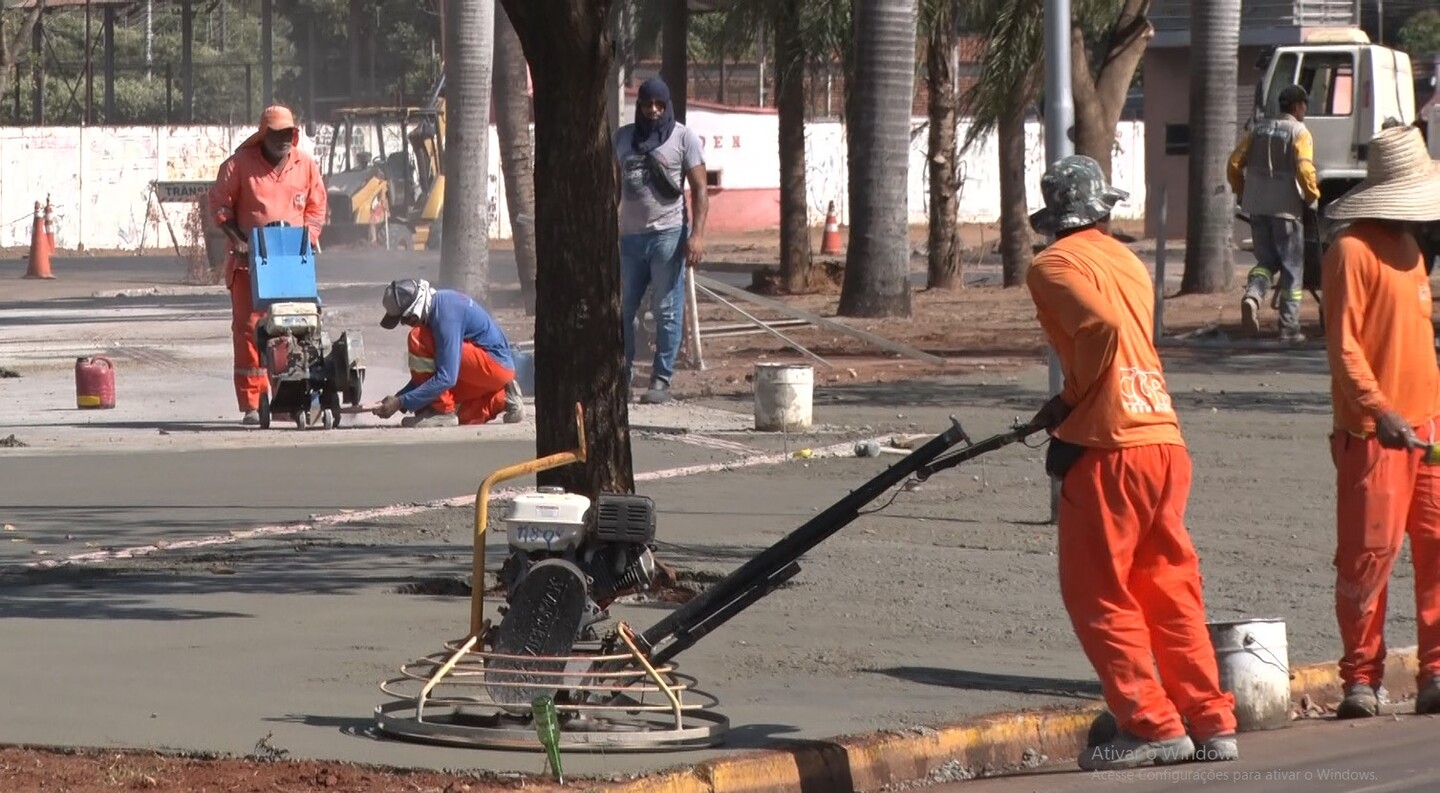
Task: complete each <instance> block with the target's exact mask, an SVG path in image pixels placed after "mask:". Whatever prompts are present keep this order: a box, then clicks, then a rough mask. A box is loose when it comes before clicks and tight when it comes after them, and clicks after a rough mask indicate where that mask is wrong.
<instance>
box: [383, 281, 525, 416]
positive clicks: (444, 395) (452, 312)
mask: <svg viewBox="0 0 1440 793" xmlns="http://www.w3.org/2000/svg"><path fill="white" fill-rule="evenodd" d="M380 302H381V305H383V306H384V307H385V314H384V316H382V317H381V318H380V327H382V328H385V329H386V330H391V329H393V328H395V327H396V326H398V325H404V326H405V327H407V328H410V336H409V338H408V339H407V340H406V342H405V346H406V348H407V349H408V350H409V353H410V356H409V359H410V382H409V383H408V384H406V385H405V387H404V388H401V389H400V390H399V391H397V392H396V393H394V394H393V395H391V396H387V397H385V399H384V401H382V402H381V403H380V405H379V406H377V407H376V408H375V409H374V411H373V412H374V413H375V415H377V416H379V417H380V418H382V419H388V418H390V417H391V416H393V415H395V414H396V413H399V412H401V411H405V412H407V413H410V414H411V415H409V416H406V417H405V418H403V419H401V420H400V424H401V426H404V427H453V426H456V425H460V424H487V423H489V422H490V421H491V420H492V419H494V418H495V417H496V416H502V415H503V416H504V421H505V423H506V424H516V423H518V422H520V421H521V420H523V419H524V418H525V407H524V404H523V403H522V402H521V394H520V383H519V382H518V381H517V380H516V379H515V357H514V354H513V353H512V352H511V346H510V339H509V338H508V337H506V335H505V331H504V330H503V329H501V327H500V323H498V322H496V321H495V318H494V317H492V316H490V312H488V311H486V310H485V309H484V308H482V307H481V306H480V304H479V303H477V302H475V300H474V299H473V298H471V297H470V296H469V295H466V294H465V293H463V292H458V291H456V290H454V289H436V288H435V287H433V286H431V285H430V282H429V281H426V280H425V279H423V278H401V279H399V280H396V281H391V282H390V285H389V286H387V287H385V293H384V294H383V295H381V298H380Z"/></svg>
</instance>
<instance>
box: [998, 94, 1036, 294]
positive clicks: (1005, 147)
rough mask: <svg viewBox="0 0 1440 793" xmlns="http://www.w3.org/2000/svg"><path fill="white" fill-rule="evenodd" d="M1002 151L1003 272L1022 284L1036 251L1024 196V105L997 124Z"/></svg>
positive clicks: (1008, 281)
mask: <svg viewBox="0 0 1440 793" xmlns="http://www.w3.org/2000/svg"><path fill="white" fill-rule="evenodd" d="M995 138H996V142H997V143H998V146H997V148H998V149H999V152H1000V272H1001V278H1002V283H1003V284H1004V285H1005V286H1021V285H1023V284H1024V283H1025V273H1026V271H1028V270H1029V269H1030V262H1031V261H1032V260H1034V258H1035V253H1034V250H1033V249H1032V248H1031V244H1030V206H1029V203H1028V201H1027V200H1026V195H1025V105H1023V104H1016V105H1015V107H1014V109H1013V111H1012V112H1010V113H1008V114H1005V115H1002V116H1001V117H1000V119H999V124H997V125H996V127H995Z"/></svg>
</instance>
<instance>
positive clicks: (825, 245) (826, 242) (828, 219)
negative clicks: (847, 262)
mask: <svg viewBox="0 0 1440 793" xmlns="http://www.w3.org/2000/svg"><path fill="white" fill-rule="evenodd" d="M843 250H844V247H843V246H842V245H841V244H840V219H839V218H837V217H836V216H835V202H834V201H831V202H830V209H829V210H827V211H826V213H825V236H823V237H821V238H820V252H821V253H823V254H827V255H833V254H837V253H840V252H842V251H843Z"/></svg>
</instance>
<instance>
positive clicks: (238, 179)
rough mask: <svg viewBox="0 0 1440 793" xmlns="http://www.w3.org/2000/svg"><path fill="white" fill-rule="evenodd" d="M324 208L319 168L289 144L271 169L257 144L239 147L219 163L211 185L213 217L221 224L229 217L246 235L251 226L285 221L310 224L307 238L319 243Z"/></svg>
mask: <svg viewBox="0 0 1440 793" xmlns="http://www.w3.org/2000/svg"><path fill="white" fill-rule="evenodd" d="M326 206H327V201H326V195H325V183H324V182H323V181H322V180H321V178H320V166H318V165H316V164H315V160H314V159H313V158H311V157H310V155H308V154H306V153H304V152H302V151H300V150H299V149H298V148H291V149H290V156H289V157H288V158H287V159H286V161H285V164H284V165H282V166H281V167H279V168H276V167H274V166H272V165H271V164H270V161H269V160H266V159H265V154H264V153H263V152H262V151H261V150H260V145H259V143H258V142H251V143H247V144H246V145H243V146H241V147H240V148H239V149H237V150H236V151H235V153H234V154H233V155H231V156H230V157H229V159H227V160H225V162H223V163H221V165H220V173H219V175H218V176H217V177H216V178H215V185H214V186H213V187H212V188H211V189H210V211H211V213H212V214H214V216H215V221H216V222H217V223H218V224H221V225H223V224H224V223H225V222H226V221H228V220H230V219H231V218H234V219H235V221H236V222H237V223H238V224H239V226H240V232H241V233H242V234H244V235H245V236H246V237H247V238H248V237H249V236H250V229H252V228H254V227H256V226H263V225H265V224H266V223H273V222H275V221H285V222H286V223H289V224H290V225H292V226H305V227H307V228H309V229H310V239H311V240H314V241H316V242H319V240H320V229H321V227H323V226H324V225H325V214H326Z"/></svg>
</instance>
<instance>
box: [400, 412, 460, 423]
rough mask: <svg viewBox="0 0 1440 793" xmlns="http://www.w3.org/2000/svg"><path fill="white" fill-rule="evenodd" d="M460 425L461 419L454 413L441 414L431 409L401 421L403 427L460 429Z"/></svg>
mask: <svg viewBox="0 0 1440 793" xmlns="http://www.w3.org/2000/svg"><path fill="white" fill-rule="evenodd" d="M459 425H460V417H459V416H457V415H455V414H454V413H440V412H437V411H434V410H431V409H430V408H425V409H423V410H420V411H418V412H417V413H416V414H415V415H413V416H406V417H405V418H403V419H400V426H402V427H458V426H459Z"/></svg>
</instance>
